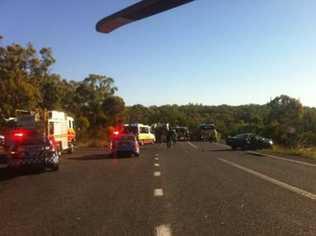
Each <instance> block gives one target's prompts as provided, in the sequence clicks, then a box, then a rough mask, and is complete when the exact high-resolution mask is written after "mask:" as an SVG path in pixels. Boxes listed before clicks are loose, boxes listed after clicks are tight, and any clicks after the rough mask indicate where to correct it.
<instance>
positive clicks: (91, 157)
mask: <svg viewBox="0 0 316 236" xmlns="http://www.w3.org/2000/svg"><path fill="white" fill-rule="evenodd" d="M123 158H131V157H130V156H119V157H112V156H111V155H106V154H94V155H84V156H80V157H69V158H67V160H72V161H97V160H109V159H123Z"/></svg>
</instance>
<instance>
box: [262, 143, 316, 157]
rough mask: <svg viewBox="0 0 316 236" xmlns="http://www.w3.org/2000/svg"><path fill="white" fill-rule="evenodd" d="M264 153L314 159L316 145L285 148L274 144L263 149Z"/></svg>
mask: <svg viewBox="0 0 316 236" xmlns="http://www.w3.org/2000/svg"><path fill="white" fill-rule="evenodd" d="M262 152H263V153H266V154H275V155H281V156H299V157H304V158H310V159H315V160H316V147H312V148H286V147H282V146H278V145H274V146H273V148H272V149H267V150H263V151H262Z"/></svg>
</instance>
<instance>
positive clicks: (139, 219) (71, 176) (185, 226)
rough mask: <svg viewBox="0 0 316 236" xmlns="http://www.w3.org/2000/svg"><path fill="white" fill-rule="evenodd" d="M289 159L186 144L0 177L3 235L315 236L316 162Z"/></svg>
mask: <svg viewBox="0 0 316 236" xmlns="http://www.w3.org/2000/svg"><path fill="white" fill-rule="evenodd" d="M288 160H292V159H275V158H268V157H259V156H254V155H250V154H247V153H246V152H242V151H231V150H229V149H228V148H227V147H226V146H224V145H220V144H209V143H194V142H193V143H187V142H181V143H177V145H176V146H175V147H173V148H171V149H167V148H166V146H165V145H160V144H155V145H150V146H145V147H144V148H143V149H142V153H141V157H140V158H136V157H135V158H119V159H111V158H107V157H106V156H105V155H104V153H103V151H102V150H98V149H81V150H78V151H77V152H76V153H75V154H72V155H65V156H64V157H63V159H62V162H61V166H60V170H59V171H58V172H42V173H32V172H31V173H14V174H12V173H6V172H5V171H4V170H0V235H136V236H139V235H145V236H147V235H163V236H165V235H166V236H168V235H180V236H182V235H190V236H191V235H229V236H231V235H251V236H253V235H316V195H315V194H316V163H311V162H308V163H309V164H311V165H304V162H303V163H300V162H291V161H288ZM302 161H304V160H302ZM314 164H315V165H314Z"/></svg>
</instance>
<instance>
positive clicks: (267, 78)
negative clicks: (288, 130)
mask: <svg viewBox="0 0 316 236" xmlns="http://www.w3.org/2000/svg"><path fill="white" fill-rule="evenodd" d="M135 2H137V1H135V0H134V1H133V0H90V1H78V0H66V1H64V0H54V1H48V0H46V1H45V0H28V1H21V0H0V10H1V14H0V34H1V35H3V36H4V37H5V39H4V40H3V42H2V44H8V43H11V42H17V43H22V44H26V43H27V42H32V43H33V44H34V45H35V47H37V48H40V47H51V48H52V49H53V51H54V55H55V57H56V59H57V63H56V64H55V66H54V67H53V72H56V73H59V74H61V75H62V76H63V77H64V78H66V79H74V80H82V79H83V78H84V77H85V76H87V75H88V74H89V73H100V74H105V75H107V76H111V77H113V78H114V79H115V81H116V84H117V86H118V87H119V95H120V96H123V97H124V99H125V100H126V102H127V103H128V104H136V103H142V104H145V105H152V104H156V105H160V104H167V103H168V104H170V103H178V104H186V103H189V102H193V103H203V104H215V105H216V104H232V105H238V104H247V103H259V104H263V103H265V102H268V101H269V99H270V98H272V97H275V96H277V95H280V94H288V95H290V96H293V97H296V98H299V99H301V101H302V102H303V103H304V104H305V105H309V106H316V14H315V12H316V1H315V0H253V1H250V0H238V1H236V0H221V1H217V0H197V1H195V2H193V3H191V4H188V5H185V6H183V7H181V8H178V9H174V10H172V11H169V12H166V13H164V14H161V15H158V16H155V17H152V18H149V19H146V20H144V21H141V22H137V23H134V24H131V25H129V26H126V27H124V28H121V29H119V30H118V31H115V32H113V33H112V34H109V35H105V34H100V33H97V32H96V31H95V23H96V22H97V21H98V20H99V19H101V18H102V17H104V16H106V15H108V14H110V13H113V12H114V11H116V10H119V9H121V8H123V7H126V6H128V5H130V4H131V3H135Z"/></svg>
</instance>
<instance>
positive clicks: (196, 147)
mask: <svg viewBox="0 0 316 236" xmlns="http://www.w3.org/2000/svg"><path fill="white" fill-rule="evenodd" d="M187 143H188V144H189V145H190V146H191V147H193V148H195V149H199V148H198V146H196V145H195V144H193V143H191V142H187Z"/></svg>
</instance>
